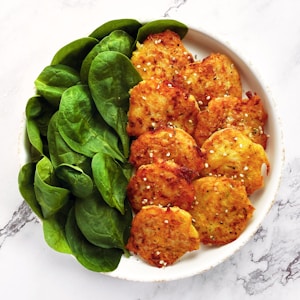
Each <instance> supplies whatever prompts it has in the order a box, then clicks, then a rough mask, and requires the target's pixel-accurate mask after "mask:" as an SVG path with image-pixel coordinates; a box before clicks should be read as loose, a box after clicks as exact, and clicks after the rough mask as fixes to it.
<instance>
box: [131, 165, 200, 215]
mask: <svg viewBox="0 0 300 300" xmlns="http://www.w3.org/2000/svg"><path fill="white" fill-rule="evenodd" d="M127 196H128V200H129V202H130V204H131V207H132V209H133V210H134V212H138V211H139V210H140V209H141V208H142V207H143V206H146V205H160V206H178V207H180V208H182V209H185V210H188V209H190V207H191V204H192V202H193V200H194V196H195V193H194V187H193V185H192V183H191V181H190V178H189V173H187V170H186V168H183V167H180V166H179V165H177V164H176V163H174V162H173V161H165V162H161V163H152V164H148V165H142V166H140V167H139V168H138V169H137V171H136V173H135V174H134V175H133V176H132V177H131V179H130V181H129V184H128V187H127Z"/></svg>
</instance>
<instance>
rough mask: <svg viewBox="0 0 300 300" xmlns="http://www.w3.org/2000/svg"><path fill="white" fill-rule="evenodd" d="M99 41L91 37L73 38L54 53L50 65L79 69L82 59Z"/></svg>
mask: <svg viewBox="0 0 300 300" xmlns="http://www.w3.org/2000/svg"><path fill="white" fill-rule="evenodd" d="M98 42H99V41H98V40H97V39H96V38H93V37H83V38H80V39H78V40H75V41H73V42H71V43H69V44H67V45H65V46H64V47H62V48H61V49H59V50H58V51H57V52H56V54H55V55H54V57H53V59H52V61H51V65H57V64H62V65H66V66H69V67H72V68H74V69H75V70H77V71H78V72H79V71H80V68H81V64H82V61H83V60H84V58H85V57H86V56H87V54H88V53H89V52H90V51H91V49H92V48H93V47H94V46H95V45H96V44H97V43H98Z"/></svg>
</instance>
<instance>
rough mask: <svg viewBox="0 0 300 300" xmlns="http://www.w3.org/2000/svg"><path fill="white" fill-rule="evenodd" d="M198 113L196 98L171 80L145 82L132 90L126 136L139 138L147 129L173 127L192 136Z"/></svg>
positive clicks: (149, 80)
mask: <svg viewBox="0 0 300 300" xmlns="http://www.w3.org/2000/svg"><path fill="white" fill-rule="evenodd" d="M199 111H200V110H199V108H198V104H197V102H196V100H195V98H194V96H192V95H189V94H187V93H185V92H184V91H183V90H182V89H181V88H179V87H176V86H174V85H172V83H171V82H170V81H167V80H163V81H161V80H157V79H148V80H144V81H141V82H140V83H139V84H137V85H136V86H135V87H133V88H132V89H131V91H130V105H129V111H128V124H127V128H126V129H127V133H128V135H130V136H139V135H141V134H142V133H144V132H145V131H147V130H153V129H156V128H159V127H161V126H168V125H173V126H175V127H178V128H182V129H183V130H185V131H186V132H188V133H189V134H193V132H194V129H195V125H196V122H197V115H198V112H199Z"/></svg>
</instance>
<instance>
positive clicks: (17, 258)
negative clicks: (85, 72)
mask: <svg viewBox="0 0 300 300" xmlns="http://www.w3.org/2000/svg"><path fill="white" fill-rule="evenodd" d="M299 12H300V2H299V1H298V0H289V1H286V0H272V1H271V0H259V1H258V0H244V1H240V0H228V1H217V0H210V1H202V0H173V1H172V0H152V1H137V0H136V1H135V0H127V1H119V0H110V1H104V0H103V1H96V0H86V1H83V0H49V1H46V0H28V1H22V0H10V1H6V2H5V4H4V2H3V3H2V4H1V9H0V24H1V26H0V28H1V29H0V60H1V72H0V82H1V89H0V99H1V100H0V116H1V117H0V124H1V126H0V128H1V131H0V134H1V150H0V151H1V156H0V159H1V166H2V171H1V173H0V176H1V177H0V178H1V180H0V182H1V185H0V298H1V299H31V300H34V299H70V298H72V299H83V298H84V299H133V300H138V299H141V300H147V299H164V300H166V299H212V297H213V299H224V300H227V299H230V300H232V299H274V300H277V299H278V300H279V299H286V300H287V299H296V298H298V297H297V296H298V295H299V293H300V153H299V148H297V146H298V144H299V143H298V130H299V128H300V118H299V110H300V105H299V99H298V98H299V91H298V87H299V81H300V18H299ZM129 17H132V18H136V19H140V20H147V19H157V18H161V17H170V18H174V19H178V20H180V21H183V22H186V23H187V24H190V25H192V26H193V27H194V28H197V29H200V30H201V29H202V30H205V31H206V32H209V33H211V34H212V35H214V36H216V37H218V38H219V39H220V40H221V41H223V42H225V43H227V44H228V45H230V46H231V47H232V48H233V49H235V50H237V51H238V53H241V54H242V56H243V57H244V58H246V60H247V61H248V62H249V63H251V64H253V65H255V68H256V70H257V71H258V73H259V74H260V76H261V78H263V80H264V82H265V84H266V85H267V86H268V88H269V89H270V90H271V92H272V96H273V98H274V99H275V101H276V103H277V106H278V111H279V113H280V117H281V122H282V131H283V135H284V144H285V163H284V167H283V175H282V181H281V184H280V188H279V191H278V194H277V197H276V200H275V203H274V205H273V207H272V209H271V210H270V212H269V213H268V215H267V217H266V218H265V220H264V221H263V223H262V224H261V226H260V228H259V229H258V231H257V232H256V234H255V235H254V236H253V237H252V238H251V239H250V241H249V242H248V243H247V244H246V245H245V246H244V247H243V248H242V249H240V251H238V252H237V253H235V254H234V255H233V256H231V257H230V258H229V259H227V260H226V261H225V262H223V263H222V264H220V265H218V266H217V267H215V268H213V269H211V270H209V271H207V272H205V273H202V274H199V275H196V276H193V277H190V278H186V279H181V280H176V281H171V282H155V283H141V282H131V281H126V280H121V279H115V278H111V277H108V276H106V275H102V274H95V273H92V272H89V271H87V270H85V269H82V268H81V266H79V265H78V266H77V265H76V266H72V268H70V267H69V265H70V261H69V258H66V256H64V255H61V254H58V253H55V252H54V251H53V250H51V249H50V248H49V247H48V246H47V245H46V244H45V242H44V239H43V234H42V230H41V226H40V223H39V222H38V221H37V219H36V217H35V216H34V214H33V213H32V212H31V210H30V209H29V208H28V207H27V205H26V204H25V203H24V202H23V199H22V197H21V196H20V194H19V192H18V188H17V175H18V170H19V167H20V161H19V159H18V157H19V149H18V144H19V139H20V136H19V131H20V128H21V125H22V122H23V111H24V103H25V101H26V100H27V99H26V98H29V96H31V94H32V93H33V87H32V86H33V85H32V84H33V81H34V79H35V77H36V75H37V74H39V72H40V70H41V69H42V68H43V67H44V66H45V65H46V64H47V63H48V62H49V58H51V57H52V55H53V53H55V52H56V50H57V49H58V48H59V47H60V46H62V45H64V44H65V43H66V41H71V40H73V39H75V38H78V36H79V34H81V33H82V34H83V33H86V32H90V30H91V29H94V28H96V27H98V26H99V25H100V24H102V23H104V22H105V21H107V20H110V19H116V18H129ZM78 28H80V30H81V32H78ZM75 29H76V30H75ZM41 49H43V51H40V50H41ZM8 153H9V154H10V156H11V154H12V153H14V154H15V156H14V157H15V159H14V160H13V161H7V157H9V155H8Z"/></svg>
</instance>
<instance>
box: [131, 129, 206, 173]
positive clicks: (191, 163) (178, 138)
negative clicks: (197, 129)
mask: <svg viewBox="0 0 300 300" xmlns="http://www.w3.org/2000/svg"><path fill="white" fill-rule="evenodd" d="M166 160H172V161H174V162H175V163H177V164H178V165H179V166H181V167H185V168H187V171H188V170H189V171H190V176H191V178H195V177H196V176H198V175H199V173H200V171H201V170H202V169H203V166H204V156H203V154H202V152H201V149H200V148H199V147H198V146H197V144H196V142H195V140H194V138H193V137H192V136H191V135H189V134H188V133H187V132H185V131H184V130H182V129H180V128H172V127H162V128H159V129H157V130H154V131H146V132H145V133H143V134H141V135H140V136H139V137H138V138H137V139H136V140H134V141H133V142H132V143H131V147H130V156H129V162H130V163H131V164H132V165H133V166H134V167H135V168H138V167H140V166H141V165H147V164H150V163H154V162H162V161H166Z"/></svg>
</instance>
